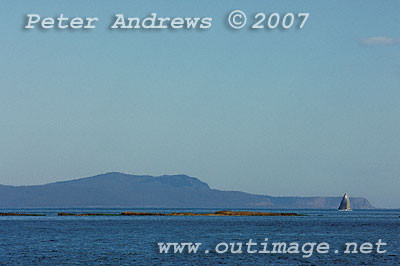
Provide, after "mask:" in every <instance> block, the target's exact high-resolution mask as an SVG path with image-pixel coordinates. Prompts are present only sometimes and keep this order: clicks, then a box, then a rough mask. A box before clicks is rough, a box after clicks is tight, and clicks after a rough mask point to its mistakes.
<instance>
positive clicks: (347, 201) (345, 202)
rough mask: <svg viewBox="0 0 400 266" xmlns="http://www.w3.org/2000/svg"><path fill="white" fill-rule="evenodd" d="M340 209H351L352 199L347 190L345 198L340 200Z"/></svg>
mask: <svg viewBox="0 0 400 266" xmlns="http://www.w3.org/2000/svg"><path fill="white" fill-rule="evenodd" d="M338 210H339V211H351V206H350V199H349V195H347V192H346V193H344V196H343V199H342V201H341V202H340V205H339V208H338Z"/></svg>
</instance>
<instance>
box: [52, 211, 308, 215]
mask: <svg viewBox="0 0 400 266" xmlns="http://www.w3.org/2000/svg"><path fill="white" fill-rule="evenodd" d="M58 215H59V216H120V215H121V216H302V215H300V214H297V213H275V212H251V211H216V212H212V213H194V212H172V213H158V212H122V213H120V214H110V213H64V212H60V213H58Z"/></svg>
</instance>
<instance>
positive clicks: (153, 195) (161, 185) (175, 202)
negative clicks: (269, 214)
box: [0, 172, 374, 209]
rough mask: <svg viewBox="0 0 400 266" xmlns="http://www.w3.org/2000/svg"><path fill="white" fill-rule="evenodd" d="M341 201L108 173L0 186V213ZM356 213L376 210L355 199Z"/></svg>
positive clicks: (308, 205)
mask: <svg viewBox="0 0 400 266" xmlns="http://www.w3.org/2000/svg"><path fill="white" fill-rule="evenodd" d="M340 201H341V197H271V196H264V195H255V194H250V193H245V192H240V191H221V190H217V189H211V188H210V187H209V186H208V185H207V184H206V183H204V182H202V181H200V180H199V179H197V178H195V177H190V176H187V175H163V176H158V177H153V176H148V175H129V174H123V173H116V172H112V173H106V174H101V175H96V176H92V177H86V178H80V179H75V180H70V181H62V182H55V183H50V184H45V185H34V186H6V185H0V208H28V207H34V208H44V207H53V208H64V207H152V208H331V209H336V208H337V207H338V205H339V203H340ZM350 201H351V204H352V206H353V208H354V209H371V208H374V207H373V206H372V205H371V204H370V203H369V201H368V200H367V199H365V198H350Z"/></svg>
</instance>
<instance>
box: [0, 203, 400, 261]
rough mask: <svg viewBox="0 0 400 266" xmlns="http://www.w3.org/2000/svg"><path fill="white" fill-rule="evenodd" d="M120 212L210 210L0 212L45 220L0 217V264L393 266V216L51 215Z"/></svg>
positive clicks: (397, 242) (396, 218)
mask: <svg viewBox="0 0 400 266" xmlns="http://www.w3.org/2000/svg"><path fill="white" fill-rule="evenodd" d="M122 211H147V212H173V211H178V212H189V211H193V212H213V211H215V210H210V209H207V210H204V209H174V210H171V209H116V208H114V209H99V208H96V209H0V212H19V213H23V212H26V213H41V214H46V216H43V217H42V216H41V217H10V216H4V217H0V265H220V264H223V265H347V266H349V265H390V266H394V265H400V257H399V256H400V210H362V211H361V210H360V211H357V210H355V211H352V212H338V211H336V210H258V211H272V212H296V213H300V214H305V215H306V216H298V217H292V216H290V217H191V216H182V217H177V216H172V217H162V216H161V217H160V216H154V217H149V216H140V217H138V216H97V217H64V216H57V213H58V212H73V213H85V212H89V213H94V212H100V213H120V212H122ZM266 238H268V241H266V240H265V239H266ZM249 239H252V241H253V242H255V243H257V244H258V245H257V246H252V249H251V251H253V250H254V249H256V250H258V251H259V250H262V248H261V247H262V246H261V245H260V244H259V243H262V242H267V243H268V244H267V247H268V249H270V247H269V246H268V245H270V244H271V243H272V242H286V243H288V244H290V243H292V242H297V243H298V244H299V249H300V253H290V254H288V253H280V254H279V253H273V254H271V253H258V252H257V253H248V252H246V251H247V246H246V243H247V242H248V241H249ZM379 239H381V242H383V243H386V245H385V246H381V249H380V251H383V250H386V252H385V253H378V252H377V251H376V243H377V242H378V241H379ZM167 242H170V243H175V242H176V243H180V242H193V243H201V245H200V247H199V249H198V251H197V253H195V254H194V253H188V252H187V251H186V252H185V251H184V252H182V253H177V254H173V253H172V252H171V251H170V253H167V254H165V253H161V254H160V252H159V246H158V244H157V243H167ZM307 242H311V243H312V242H315V243H321V242H327V243H328V244H329V252H328V253H324V254H318V253H317V252H316V251H315V248H314V252H313V254H312V255H311V256H308V257H304V256H303V255H304V253H302V252H301V247H302V245H303V244H304V243H307ZM350 242H354V243H357V250H358V253H350V254H344V250H345V243H350ZM365 242H369V243H371V245H370V244H366V245H367V246H365V247H366V249H365V250H367V251H369V250H370V251H371V252H370V253H365V254H364V253H361V252H360V251H359V247H360V245H361V244H363V243H365ZM219 243H223V244H221V245H220V246H219V250H218V251H219V252H220V253H218V252H217V251H216V250H215V248H216V246H217V245H218V244H219ZM224 243H225V244H226V245H228V246H229V245H230V243H243V248H242V251H243V252H242V253H235V254H232V253H231V252H228V251H227V252H222V253H221V251H224V249H225V247H226V245H225V244H224ZM371 246H373V248H371ZM235 247H238V245H237V244H235ZM306 247H310V246H306ZM352 247H354V246H352ZM171 250H173V249H172V248H171ZM229 250H230V246H229ZM235 250H236V248H235ZM306 250H309V248H306ZM336 250H337V252H335V251H336ZM352 251H353V249H352ZM307 254H309V253H307Z"/></svg>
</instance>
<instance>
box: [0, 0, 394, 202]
mask: <svg viewBox="0 0 400 266" xmlns="http://www.w3.org/2000/svg"><path fill="white" fill-rule="evenodd" d="M234 9H242V10H243V11H245V12H246V13H247V14H248V15H249V17H251V15H254V14H256V13H257V12H266V13H271V12H280V13H285V12H310V13H311V15H310V18H309V20H308V22H307V24H306V25H305V27H304V28H303V29H302V30H294V29H291V30H288V31H283V30H274V31H266V30H264V31H262V30H261V31H251V30H248V29H242V30H240V31H234V30H230V29H229V28H228V27H227V26H226V22H225V21H226V18H227V15H228V13H229V12H230V11H232V10H234ZM399 11H400V1H378V0H376V1H365V0H362V1H281V0H279V1H261V0H260V1H244V0H243V1H230V0H229V1H228V0H226V1H215V0H213V1H195V0H190V1H189V0H180V1H176V0H168V1H153V0H149V1H131V0H129V1H82V0H79V1H55V0H51V1H50V0H48V1H14V0H5V1H2V4H1V9H0V33H1V35H0V183H1V184H11V185H27V184H43V183H47V182H53V181H59V180H65V179H72V178H78V177H84V176H91V175H95V174H99V173H104V172H110V171H120V172H125V173H131V174H150V175H162V174H175V173H185V174H188V175H191V176H196V177H198V178H200V179H201V180H203V181H205V182H207V183H208V184H209V185H210V186H211V187H213V188H218V189H229V190H241V191H247V192H252V193H260V194H268V195H273V196H317V195H321V196H342V195H343V193H344V192H348V193H349V194H350V196H364V197H366V198H368V199H369V200H370V201H371V202H372V203H373V204H374V205H376V206H379V207H400V193H399V190H400V15H399ZM152 12H157V13H158V14H159V15H162V16H172V17H173V16H183V17H186V16H200V17H203V16H210V17H213V26H212V28H211V29H209V30H204V31H188V30H164V31H153V32H151V31H129V30H128V31H110V30H109V29H108V28H109V26H110V24H111V21H112V17H113V16H114V14H116V13H123V14H125V15H126V16H139V17H145V16H147V15H148V14H150V13H152ZM27 13H39V14H40V15H41V16H43V17H44V16H53V17H55V16H58V15H59V14H61V13H64V15H65V16H69V17H72V16H83V17H86V16H88V17H90V16H97V17H99V19H100V21H99V22H98V23H97V28H96V29H95V30H90V31H88V30H86V31H80V30H78V31H71V30H65V31H60V30H46V31H44V30H31V31H27V30H24V29H23V26H24V23H25V15H26V14H27ZM249 19H251V18H249ZM378 37H379V38H378Z"/></svg>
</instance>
